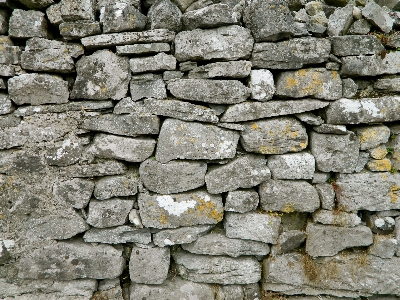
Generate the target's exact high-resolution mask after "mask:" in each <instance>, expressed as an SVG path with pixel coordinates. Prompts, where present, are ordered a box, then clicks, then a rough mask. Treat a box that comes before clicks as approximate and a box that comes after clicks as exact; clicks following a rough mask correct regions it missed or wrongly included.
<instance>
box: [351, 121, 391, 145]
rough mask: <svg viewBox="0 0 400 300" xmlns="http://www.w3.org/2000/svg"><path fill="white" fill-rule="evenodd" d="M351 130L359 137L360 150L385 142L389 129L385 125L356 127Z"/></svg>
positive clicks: (388, 135) (387, 138)
mask: <svg viewBox="0 0 400 300" xmlns="http://www.w3.org/2000/svg"><path fill="white" fill-rule="evenodd" d="M353 131H354V132H355V133H356V134H357V137H358V138H359V139H360V150H366V149H371V148H375V147H377V146H379V145H380V144H385V143H386V142H387V141H388V140H389V137H390V129H389V127H387V126H385V125H374V126H368V127H356V128H354V129H353Z"/></svg>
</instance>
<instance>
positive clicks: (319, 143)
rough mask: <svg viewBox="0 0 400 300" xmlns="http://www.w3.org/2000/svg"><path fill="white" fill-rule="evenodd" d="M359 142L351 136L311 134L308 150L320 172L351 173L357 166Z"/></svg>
mask: <svg viewBox="0 0 400 300" xmlns="http://www.w3.org/2000/svg"><path fill="white" fill-rule="evenodd" d="M359 148H360V141H359V139H358V137H357V136H356V135H355V134H353V133H350V134H347V135H343V134H341V135H334V134H320V133H316V132H313V131H312V132H311V134H310V150H311V153H312V155H314V158H315V163H316V167H317V169H318V170H319V171H322V172H340V173H352V172H353V171H354V169H355V168H356V165H357V160H358V155H359Z"/></svg>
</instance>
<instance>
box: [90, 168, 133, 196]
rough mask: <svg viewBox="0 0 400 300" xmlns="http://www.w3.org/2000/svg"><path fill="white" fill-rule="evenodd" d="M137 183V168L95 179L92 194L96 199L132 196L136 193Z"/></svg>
mask: <svg viewBox="0 0 400 300" xmlns="http://www.w3.org/2000/svg"><path fill="white" fill-rule="evenodd" d="M138 185H139V174H138V173H137V170H134V171H130V172H128V173H126V174H124V175H119V176H106V177H102V178H100V179H98V180H97V181H96V187H95V188H94V194H93V195H94V196H95V197H96V199H98V200H105V199H110V198H112V197H127V196H133V195H136V193H137V187H138Z"/></svg>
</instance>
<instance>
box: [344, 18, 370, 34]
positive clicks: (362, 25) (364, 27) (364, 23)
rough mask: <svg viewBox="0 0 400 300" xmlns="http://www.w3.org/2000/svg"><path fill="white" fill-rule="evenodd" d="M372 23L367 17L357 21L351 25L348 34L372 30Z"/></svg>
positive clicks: (365, 32) (364, 32)
mask: <svg viewBox="0 0 400 300" xmlns="http://www.w3.org/2000/svg"><path fill="white" fill-rule="evenodd" d="M371 26H372V24H371V23H370V22H368V20H366V19H361V20H357V21H355V22H354V23H353V24H352V25H351V26H350V29H349V31H348V32H347V33H348V34H355V35H363V34H367V33H369V32H370V31H371Z"/></svg>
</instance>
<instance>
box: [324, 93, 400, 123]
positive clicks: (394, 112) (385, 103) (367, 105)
mask: <svg viewBox="0 0 400 300" xmlns="http://www.w3.org/2000/svg"><path fill="white" fill-rule="evenodd" d="M387 107H390V108H391V109H390V110H388V109H387ZM399 109H400V98H399V97H396V96H386V97H381V98H361V99H357V100H352V99H345V98H343V99H340V100H337V101H335V102H332V103H331V105H330V106H329V107H328V108H327V109H326V122H327V123H330V124H360V123H378V122H393V121H397V120H399V119H400V115H399V114H398V110H399Z"/></svg>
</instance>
